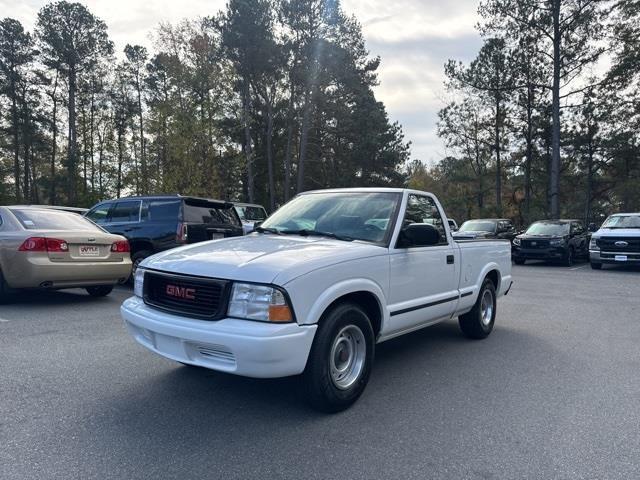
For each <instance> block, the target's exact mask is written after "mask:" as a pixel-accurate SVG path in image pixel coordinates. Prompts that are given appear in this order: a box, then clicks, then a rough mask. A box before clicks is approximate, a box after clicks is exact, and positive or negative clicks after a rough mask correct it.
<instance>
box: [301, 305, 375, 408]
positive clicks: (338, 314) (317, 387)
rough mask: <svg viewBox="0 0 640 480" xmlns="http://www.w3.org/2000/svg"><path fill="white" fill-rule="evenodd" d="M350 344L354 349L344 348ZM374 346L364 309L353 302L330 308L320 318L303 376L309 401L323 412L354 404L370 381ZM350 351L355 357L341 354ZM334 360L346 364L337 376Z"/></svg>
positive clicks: (369, 324) (371, 330)
mask: <svg viewBox="0 0 640 480" xmlns="http://www.w3.org/2000/svg"><path fill="white" fill-rule="evenodd" d="M358 332H359V333H358ZM360 334H362V336H360ZM350 345H354V347H353V348H354V349H355V350H354V349H352V350H350V349H349V348H345V346H346V347H348V346H350ZM361 348H364V350H361ZM374 350H375V339H374V334H373V328H372V327H371V321H370V320H369V317H368V316H367V314H366V313H365V311H364V310H363V309H362V308H360V306H358V305H356V304H354V303H346V302H345V303H341V304H339V305H337V306H335V307H334V308H332V309H331V310H330V311H329V312H328V313H326V314H325V315H324V317H323V319H322V320H321V322H320V325H319V327H318V331H317V333H316V336H315V339H314V341H313V345H312V347H311V352H310V353H309V359H308V361H307V367H306V368H305V371H304V373H303V376H302V379H303V384H304V388H305V393H306V396H307V399H308V401H309V403H310V404H311V405H312V406H313V407H314V408H316V409H317V410H320V411H322V412H326V413H335V412H340V411H342V410H345V409H347V408H349V407H350V406H351V405H353V403H354V402H355V401H356V400H357V399H358V398H359V397H360V395H361V394H362V392H363V391H364V389H365V387H366V386H367V382H368V381H369V376H370V375H371V368H372V366H373V357H374ZM345 352H347V353H345ZM353 352H356V353H353ZM357 352H359V353H357ZM350 353H353V355H354V357H353V358H352V359H349V358H347V359H346V360H345V359H344V355H349V354H350ZM358 357H359V358H360V365H361V366H360V367H359V368H358V363H359V362H358V361H357V360H356V359H357V358H358ZM347 360H348V361H347ZM336 361H338V362H343V363H344V365H345V368H344V369H342V368H341V369H340V371H341V372H345V373H344V376H343V377H342V378H338V377H340V374H339V373H338V370H336V373H335V375H332V370H331V366H332V365H334V366H336ZM337 366H338V367H340V366H341V365H337ZM340 383H342V385H341V386H339V384H340Z"/></svg>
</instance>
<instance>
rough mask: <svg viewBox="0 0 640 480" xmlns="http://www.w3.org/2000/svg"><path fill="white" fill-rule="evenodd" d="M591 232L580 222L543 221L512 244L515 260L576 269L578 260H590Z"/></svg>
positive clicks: (535, 224)
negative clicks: (544, 262) (539, 261)
mask: <svg viewBox="0 0 640 480" xmlns="http://www.w3.org/2000/svg"><path fill="white" fill-rule="evenodd" d="M589 236H590V234H589V232H587V230H586V229H585V228H584V225H583V224H582V222H581V221H580V220H541V221H539V222H535V223H532V224H531V226H530V227H529V228H528V229H527V231H526V232H525V233H523V234H521V235H518V236H517V237H516V238H515V239H514V240H513V260H514V262H515V263H516V264H517V265H524V264H525V262H526V261H527V260H547V261H555V262H562V263H563V264H564V265H566V266H571V265H573V262H574V261H575V259H576V258H578V257H582V258H585V259H586V258H588V256H589Z"/></svg>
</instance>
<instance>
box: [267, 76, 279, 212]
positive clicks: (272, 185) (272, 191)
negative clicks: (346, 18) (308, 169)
mask: <svg viewBox="0 0 640 480" xmlns="http://www.w3.org/2000/svg"><path fill="white" fill-rule="evenodd" d="M274 88H275V87H274ZM265 101H266V104H267V132H266V134H267V135H266V136H267V138H266V144H267V145H266V147H267V172H268V176H269V208H270V210H269V212H273V211H274V210H275V209H276V182H275V179H274V173H273V151H272V150H273V148H272V144H273V105H272V99H271V98H268V95H265Z"/></svg>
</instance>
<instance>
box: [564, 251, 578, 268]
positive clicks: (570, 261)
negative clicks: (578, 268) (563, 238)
mask: <svg viewBox="0 0 640 480" xmlns="http://www.w3.org/2000/svg"><path fill="white" fill-rule="evenodd" d="M575 256H576V254H575V252H574V251H573V247H569V250H567V256H566V257H564V262H563V264H564V266H565V267H572V266H573V259H574V258H575Z"/></svg>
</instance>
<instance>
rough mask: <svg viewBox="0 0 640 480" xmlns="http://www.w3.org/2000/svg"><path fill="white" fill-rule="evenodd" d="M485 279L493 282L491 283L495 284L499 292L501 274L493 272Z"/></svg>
mask: <svg viewBox="0 0 640 480" xmlns="http://www.w3.org/2000/svg"><path fill="white" fill-rule="evenodd" d="M484 278H488V279H489V280H491V283H493V286H494V287H495V289H496V291H498V289H499V288H500V273H499V272H498V271H497V270H491V271H490V272H489V273H487V276H486V277H484Z"/></svg>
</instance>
